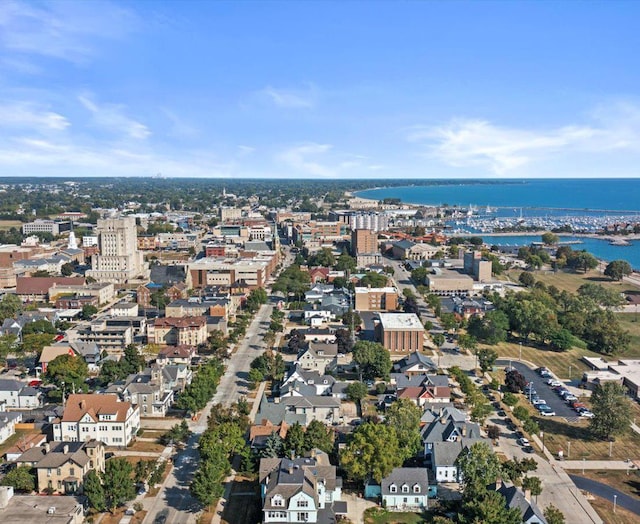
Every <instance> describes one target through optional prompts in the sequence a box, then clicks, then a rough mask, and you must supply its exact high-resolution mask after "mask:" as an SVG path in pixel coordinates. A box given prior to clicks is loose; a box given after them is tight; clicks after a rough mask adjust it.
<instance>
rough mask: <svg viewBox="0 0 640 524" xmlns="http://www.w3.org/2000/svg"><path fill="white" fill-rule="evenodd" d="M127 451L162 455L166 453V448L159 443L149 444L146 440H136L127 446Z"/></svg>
mask: <svg viewBox="0 0 640 524" xmlns="http://www.w3.org/2000/svg"><path fill="white" fill-rule="evenodd" d="M127 451H144V452H149V453H158V455H159V454H160V453H162V452H163V451H164V446H163V445H162V444H158V443H157V442H148V441H146V440H136V441H134V442H133V443H132V444H130V445H129V446H127Z"/></svg>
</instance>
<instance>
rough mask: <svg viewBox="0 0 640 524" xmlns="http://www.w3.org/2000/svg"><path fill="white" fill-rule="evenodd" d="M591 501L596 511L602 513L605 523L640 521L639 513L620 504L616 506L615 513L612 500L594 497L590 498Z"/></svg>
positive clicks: (601, 516)
mask: <svg viewBox="0 0 640 524" xmlns="http://www.w3.org/2000/svg"><path fill="white" fill-rule="evenodd" d="M589 503H590V504H591V506H593V509H595V510H596V513H597V514H598V515H600V518H601V519H602V520H603V521H604V523H605V524H629V523H631V522H638V515H636V514H635V513H631V512H630V511H627V510H626V509H623V508H621V507H620V506H618V507H617V508H616V512H615V513H614V512H613V502H612V501H610V500H605V499H603V498H600V497H593V499H592V500H589Z"/></svg>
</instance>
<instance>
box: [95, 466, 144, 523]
mask: <svg viewBox="0 0 640 524" xmlns="http://www.w3.org/2000/svg"><path fill="white" fill-rule="evenodd" d="M132 474H133V466H132V465H131V463H130V462H127V461H126V460H125V459H123V458H115V459H111V460H108V461H107V462H106V464H105V469H104V474H103V475H102V487H103V489H104V498H105V506H106V508H107V509H108V510H109V511H110V512H111V513H114V512H115V510H116V509H117V508H119V507H120V506H122V505H123V504H125V503H126V502H127V501H129V500H132V499H133V498H135V496H136V489H135V485H134V483H133V477H132Z"/></svg>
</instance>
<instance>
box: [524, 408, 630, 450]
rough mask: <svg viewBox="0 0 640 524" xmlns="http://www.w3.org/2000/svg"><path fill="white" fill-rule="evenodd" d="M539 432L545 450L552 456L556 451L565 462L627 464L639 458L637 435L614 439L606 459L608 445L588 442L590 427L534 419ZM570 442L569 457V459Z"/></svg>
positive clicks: (587, 424)
mask: <svg viewBox="0 0 640 524" xmlns="http://www.w3.org/2000/svg"><path fill="white" fill-rule="evenodd" d="M533 419H534V420H535V421H536V422H537V423H538V425H539V426H540V429H541V430H542V431H544V444H545V447H546V448H547V449H548V450H549V451H550V452H551V453H553V454H554V455H557V453H558V451H559V450H562V451H563V452H564V456H565V457H566V458H567V460H581V459H583V458H584V459H586V460H609V459H611V460H626V459H632V460H633V459H636V458H637V457H640V435H638V434H637V433H635V432H634V431H631V430H629V431H628V432H627V433H626V434H624V435H622V436H619V437H617V438H616V440H615V442H613V444H612V445H611V457H609V442H605V441H602V440H594V439H591V437H590V434H589V429H588V426H589V423H588V422H587V421H586V420H585V421H582V420H580V421H579V422H571V423H569V422H564V421H563V420H562V419H559V418H555V417H533ZM569 442H571V456H568V450H569V445H568V443H569Z"/></svg>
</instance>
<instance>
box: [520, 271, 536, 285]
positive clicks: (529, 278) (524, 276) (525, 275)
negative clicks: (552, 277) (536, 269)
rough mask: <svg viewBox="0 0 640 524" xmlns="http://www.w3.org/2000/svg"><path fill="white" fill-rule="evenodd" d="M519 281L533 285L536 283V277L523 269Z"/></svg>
mask: <svg viewBox="0 0 640 524" xmlns="http://www.w3.org/2000/svg"><path fill="white" fill-rule="evenodd" d="M518 282H520V283H521V284H522V285H523V286H526V287H533V285H534V284H535V283H536V277H534V276H533V273H530V272H529V271H523V272H522V273H520V276H519V277H518Z"/></svg>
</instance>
